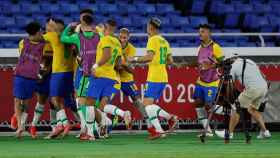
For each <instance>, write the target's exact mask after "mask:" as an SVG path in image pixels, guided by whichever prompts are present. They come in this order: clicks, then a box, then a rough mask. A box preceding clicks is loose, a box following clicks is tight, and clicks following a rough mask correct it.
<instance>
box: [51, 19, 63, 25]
mask: <svg viewBox="0 0 280 158" xmlns="http://www.w3.org/2000/svg"><path fill="white" fill-rule="evenodd" d="M53 21H54V22H55V23H57V24H61V25H63V26H64V25H65V23H64V21H63V20H62V19H53Z"/></svg>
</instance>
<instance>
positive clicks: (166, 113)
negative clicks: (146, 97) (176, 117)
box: [153, 104, 171, 120]
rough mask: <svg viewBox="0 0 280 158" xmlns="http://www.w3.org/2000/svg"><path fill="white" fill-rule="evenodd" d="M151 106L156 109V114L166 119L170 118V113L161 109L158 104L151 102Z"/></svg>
mask: <svg viewBox="0 0 280 158" xmlns="http://www.w3.org/2000/svg"><path fill="white" fill-rule="evenodd" d="M153 108H154V109H155V110H156V111H157V113H158V116H160V117H163V118H165V119H167V120H170V119H171V115H170V114H169V113H168V112H166V111H165V110H163V109H162V108H161V107H159V106H158V105H155V104H153Z"/></svg>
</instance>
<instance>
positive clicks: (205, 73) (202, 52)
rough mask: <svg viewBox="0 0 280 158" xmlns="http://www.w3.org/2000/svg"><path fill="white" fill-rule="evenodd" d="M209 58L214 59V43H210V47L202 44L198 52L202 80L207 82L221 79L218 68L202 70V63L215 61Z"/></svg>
mask: <svg viewBox="0 0 280 158" xmlns="http://www.w3.org/2000/svg"><path fill="white" fill-rule="evenodd" d="M209 58H211V59H214V56H213V43H212V44H210V45H209V46H208V47H202V46H201V47H200V48H199V52H198V65H199V66H198V67H199V78H200V80H201V81H203V82H206V83H210V82H213V81H217V80H218V79H219V77H218V72H217V69H216V68H211V69H208V70H202V68H201V65H202V64H203V63H210V64H212V63H213V62H212V61H211V60H209Z"/></svg>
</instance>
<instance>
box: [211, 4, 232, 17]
mask: <svg viewBox="0 0 280 158" xmlns="http://www.w3.org/2000/svg"><path fill="white" fill-rule="evenodd" d="M233 12H235V8H234V6H233V5H230V4H224V3H217V4H216V5H214V7H213V8H212V10H211V13H214V14H217V15H221V14H225V13H233Z"/></svg>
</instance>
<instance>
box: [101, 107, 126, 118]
mask: <svg viewBox="0 0 280 158" xmlns="http://www.w3.org/2000/svg"><path fill="white" fill-rule="evenodd" d="M104 112H105V113H108V114H112V115H117V116H120V117H122V118H123V117H124V111H123V110H121V109H119V108H118V107H116V106H115V105H111V104H107V105H105V107H104Z"/></svg>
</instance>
